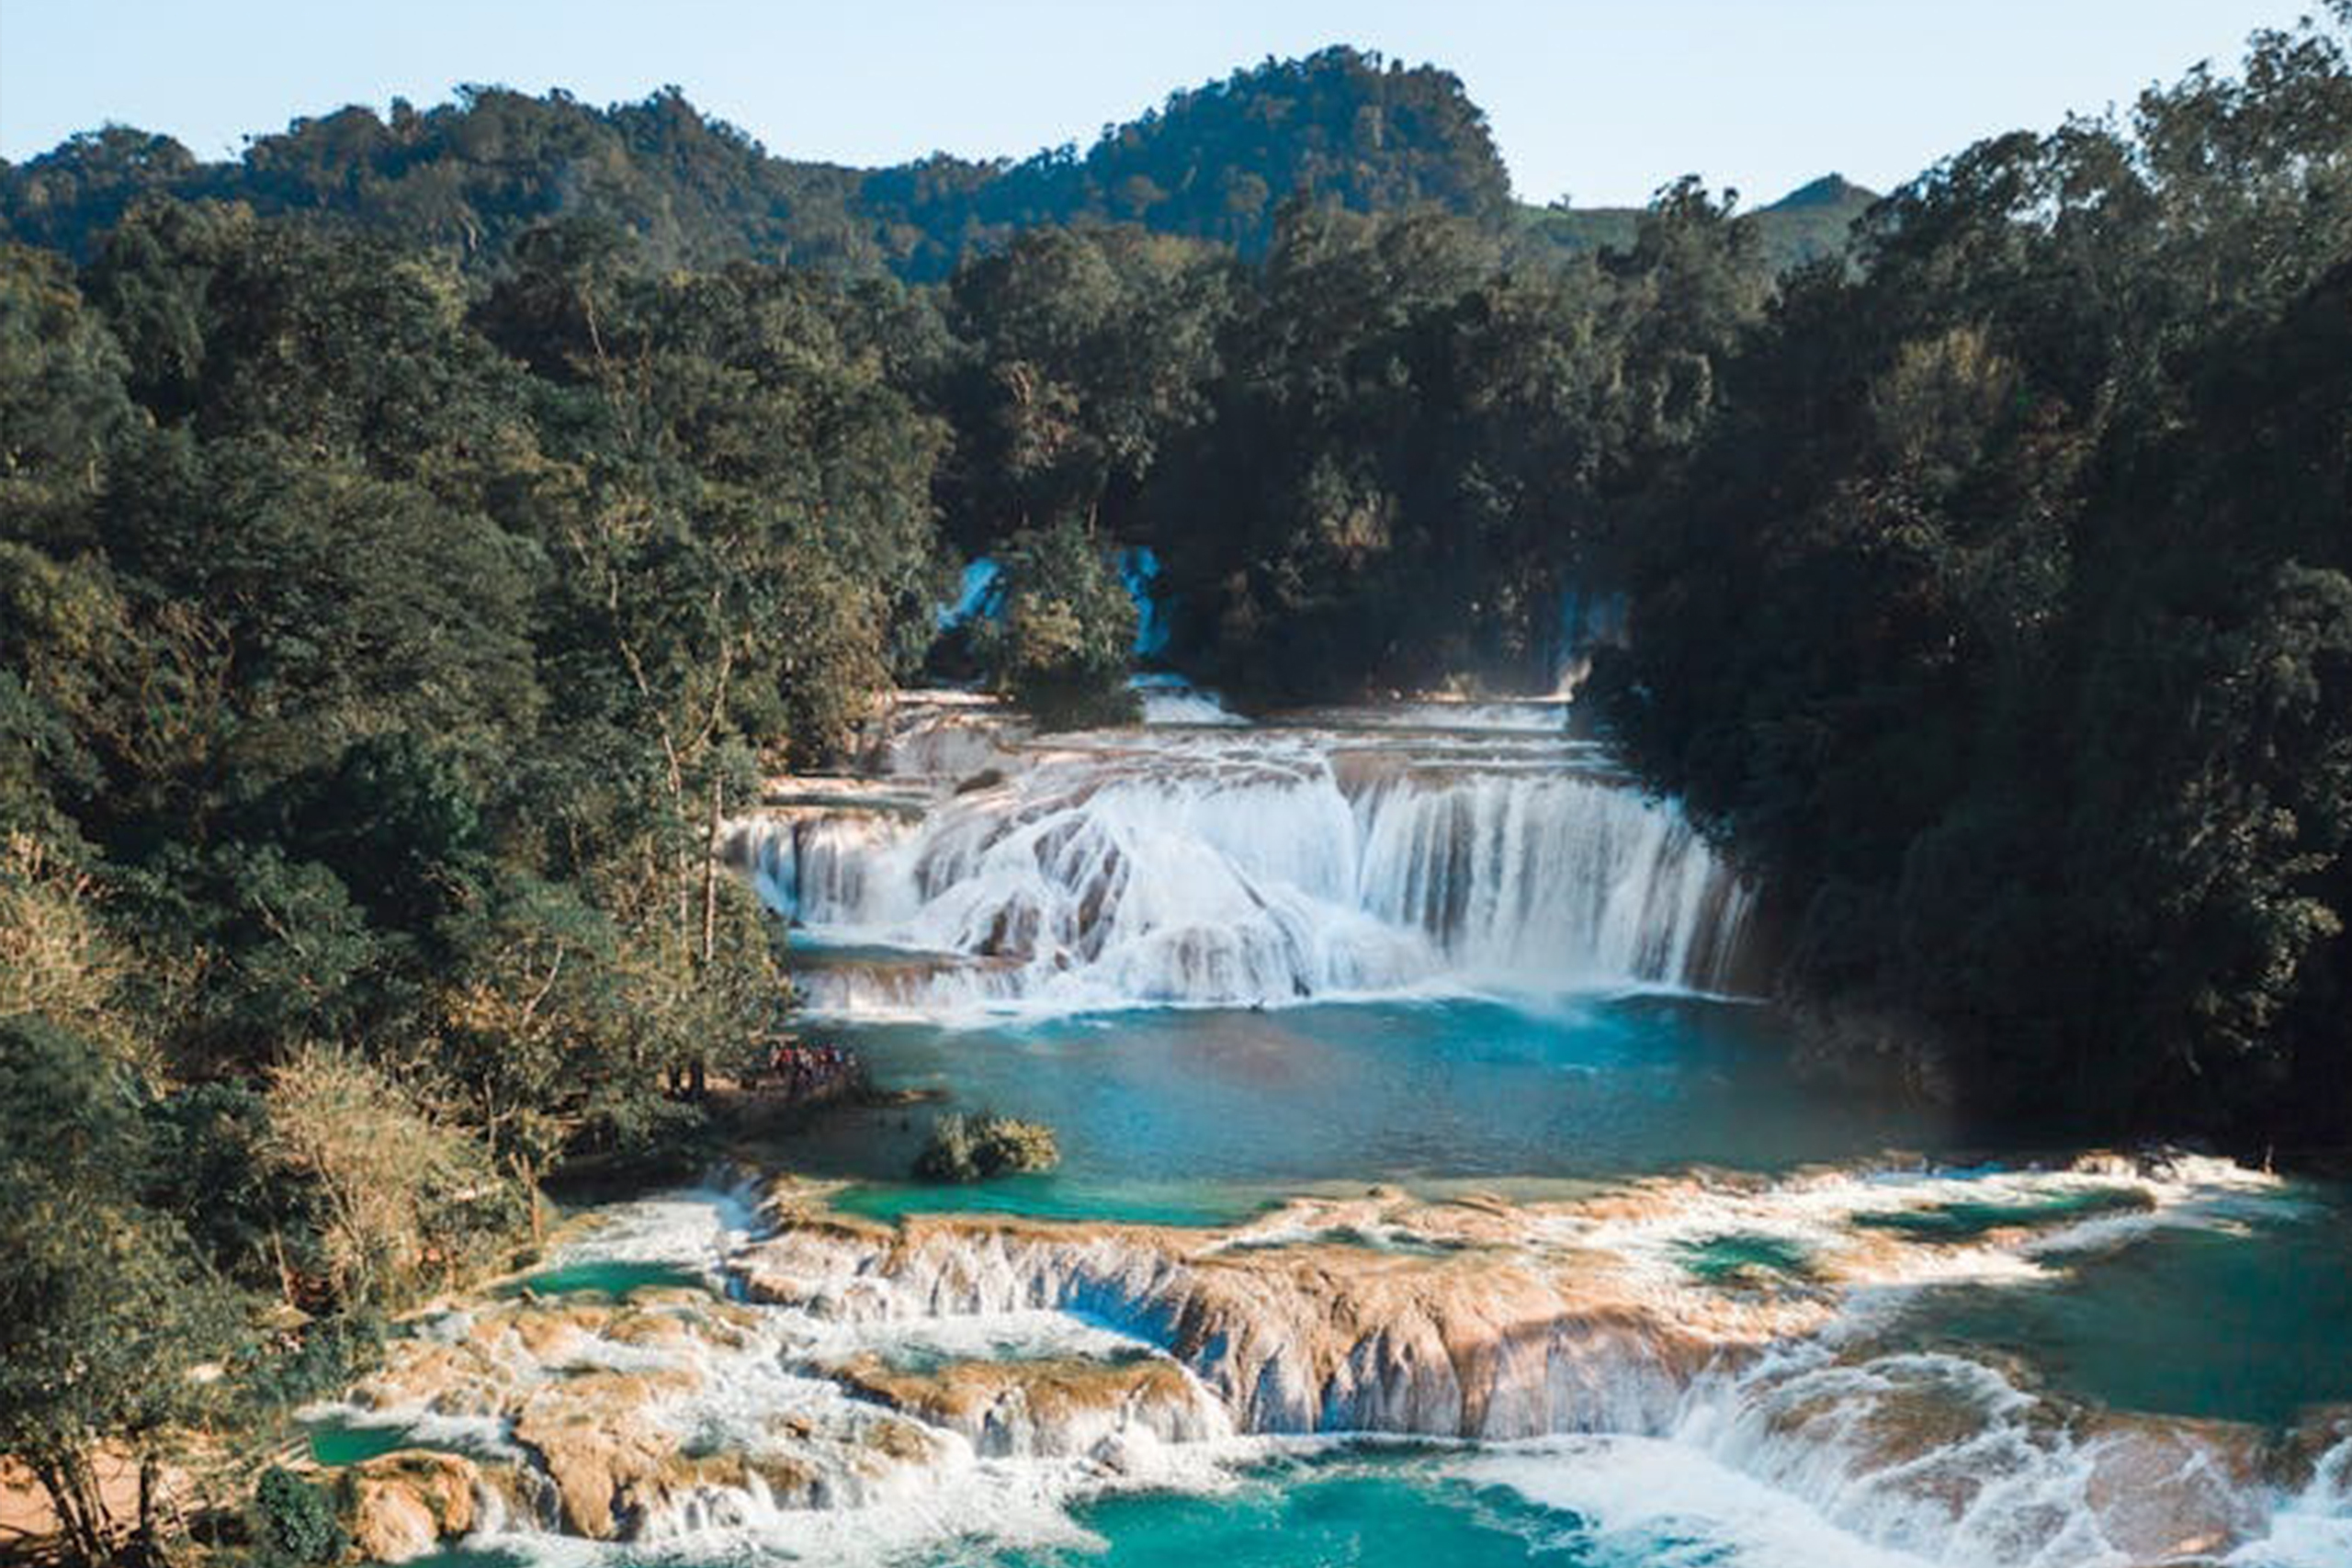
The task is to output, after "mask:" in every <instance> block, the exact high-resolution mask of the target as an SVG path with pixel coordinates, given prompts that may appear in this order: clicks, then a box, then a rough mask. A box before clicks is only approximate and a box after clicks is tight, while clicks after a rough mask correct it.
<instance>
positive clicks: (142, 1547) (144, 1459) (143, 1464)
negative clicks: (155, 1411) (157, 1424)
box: [138, 1449, 164, 1568]
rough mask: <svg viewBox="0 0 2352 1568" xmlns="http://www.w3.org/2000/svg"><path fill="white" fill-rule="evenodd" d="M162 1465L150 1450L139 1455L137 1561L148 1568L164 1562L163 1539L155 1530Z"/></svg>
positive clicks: (159, 1500)
mask: <svg viewBox="0 0 2352 1568" xmlns="http://www.w3.org/2000/svg"><path fill="white" fill-rule="evenodd" d="M162 1481H163V1465H162V1463H161V1461H158V1460H157V1459H156V1458H155V1454H154V1450H152V1449H147V1450H141V1452H140V1455H139V1536H138V1540H139V1560H140V1562H142V1563H144V1564H147V1565H148V1568H153V1565H154V1564H156V1563H160V1562H163V1561H164V1548H163V1539H162V1537H161V1536H160V1535H159V1534H158V1533H157V1531H156V1529H155V1515H156V1505H157V1504H158V1503H159V1502H161V1501H162V1498H161V1496H160V1493H161V1490H162Z"/></svg>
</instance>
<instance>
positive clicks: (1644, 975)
mask: <svg viewBox="0 0 2352 1568" xmlns="http://www.w3.org/2000/svg"><path fill="white" fill-rule="evenodd" d="M1152 694H1153V696H1154V699H1155V702H1156V704H1157V705H1158V707H1159V711H1160V712H1161V713H1162V714H1163V716H1174V717H1175V719H1176V722H1174V723H1169V724H1161V725H1154V726H1152V727H1150V728H1146V729H1143V730H1136V731H1127V732H1109V733H1105V734H1101V735H1090V736H1080V737H1070V738H1062V739H1057V740H1055V741H1053V742H1051V743H1047V742H1044V741H1037V740H1033V739H1027V738H1026V737H1023V736H1022V735H1020V733H1019V732H1018V731H1017V730H1011V729H1007V728H998V727H996V723H995V721H992V719H991V718H990V716H988V714H987V712H986V710H985V709H976V708H975V707H974V706H973V705H970V704H969V702H968V700H967V701H965V702H962V703H953V702H951V703H946V704H942V705H938V706H936V707H933V708H930V709H927V710H925V709H918V710H917V716H916V717H915V718H914V719H912V720H911V721H910V722H902V723H901V724H900V725H899V726H897V727H896V728H892V729H890V730H889V731H888V732H887V733H886V734H885V735H884V736H883V737H882V738H880V739H878V740H877V742H876V748H875V751H876V761H877V762H879V763H880V764H881V765H882V766H883V767H884V768H885V769H887V770H889V771H890V773H892V775H893V778H894V782H897V781H908V782H913V781H918V780H920V781H924V782H927V783H929V784H931V785H932V787H933V790H934V794H933V795H932V796H931V798H930V800H929V801H928V803H927V804H926V805H925V806H924V807H923V808H922V809H919V810H910V809H908V808H907V807H906V806H905V804H904V802H903V801H888V802H883V803H879V804H877V803H876V802H875V801H873V800H871V799H865V800H860V799H856V798H842V799H836V800H832V801H829V802H820V803H816V804H808V803H802V804H797V805H787V806H778V807H771V808H770V809H768V810H766V811H764V812H763V813H761V814H760V815H758V816H756V817H752V818H746V819H743V820H741V821H740V822H738V823H737V824H736V825H735V827H734V833H733V845H732V847H733V853H734V855H735V857H736V859H737V860H738V862H739V863H741V864H742V865H743V866H744V867H745V868H746V869H747V870H748V871H749V872H750V873H751V874H752V875H753V876H754V877H755V879H756V880H757V882H758V885H759V886H760V887H761V888H762V890H763V892H764V893H765V895H766V896H767V897H769V899H770V900H771V901H772V902H773V903H774V905H775V907H776V908H777V909H778V910H779V911H781V912H782V913H784V914H786V916H788V917H789V918H790V919H793V920H794V921H795V922H796V923H797V924H798V925H799V926H801V927H802V928H804V929H805V930H806V931H809V933H810V934H811V935H812V936H814V937H816V938H818V939H820V941H824V942H836V943H852V944H860V945H869V944H870V945H878V946H887V947H892V948H897V949H901V950H904V951H906V952H908V953H920V954H926V955H929V958H930V960H931V962H929V963H924V964H915V963H899V964H890V965H888V966H876V967H872V968H863V969H861V968H858V967H855V966H845V967H842V968H839V969H832V970H829V971H828V972H826V973H824V974H821V975H818V976H812V977H811V979H810V983H809V991H810V994H811V999H812V1001H813V1002H814V1003H815V1004H816V1005H817V1006H819V1007H820V1008H822V1009H826V1010H836V1011H842V1012H849V1013H873V1012H888V1011H919V1012H921V1013H922V1014H924V1015H926V1016H938V1015H941V1014H952V1013H955V1012H957V1011H959V1010H972V1009H985V1008H989V1007H1010V1008H1027V1009H1035V1010H1085V1009H1092V1008H1115V1007H1122V1006H1132V1005H1136V1004H1151V1005H1170V1004H1173V1005H1233V1004H1239V1005H1245V1006H1278V1005H1285V1004H1291V1003H1295V1002H1300V1001H1306V1000H1314V999H1322V998H1332V997H1345V996H1364V995H1377V994H1394V993H1397V992H1404V991H1409V990H1413V989H1415V988H1448V987H1451V988H1456V989H1465V988H1484V989H1494V990H1502V991H1512V990H1527V989H1551V990H1558V989H1563V988H1593V989H1610V988H1619V989H1622V988H1626V987H1666V988H1688V989H1695V990H1716V989H1722V988H1724V987H1726V986H1727V985H1728V984H1729V983H1730V981H1731V979H1732V977H1733V976H1734V973H1735V965H1736V958H1737V950H1738V942H1739V935H1740V931H1741V926H1742V923H1743V919H1744V917H1745V915H1746V911H1747V894H1746V892H1745V890H1744V889H1743V888H1742V887H1741V886H1740V885H1739V883H1738V881H1737V880H1736V877H1734V876H1733V875H1732V874H1731V873H1730V872H1729V870H1728V869H1727V868H1726V867H1725V866H1724V863H1722V862H1721V861H1720V860H1719V859H1718V858H1717V857H1716V855H1715V854H1714V853H1713V852H1712V850H1711V849H1710V848H1709V847H1708V845H1707V844H1706V842H1705V841H1704V840H1702V838H1701V837H1700V836H1699V835H1698V833H1697V832H1696V831H1695V830H1694V829H1692V828H1691V825H1690V824H1689V823H1688V822H1687V821H1686V820H1685V819H1684V818H1683V817H1682V815H1681V813H1680V811H1679V809H1678V808H1677V807H1675V806H1674V805H1673V803H1671V802H1669V801H1665V800H1660V799H1658V798H1657V797H1654V796H1652V795H1647V794H1645V793H1644V792H1643V791H1641V790H1640V789H1638V788H1637V787H1635V786H1634V784H1631V783H1630V782H1629V781H1628V780H1626V779H1625V778H1624V777H1623V775H1622V774H1620V773H1618V772H1617V771H1616V770H1615V769H1614V768H1612V767H1611V764H1610V761H1609V759H1608V757H1607V756H1606V754H1605V752H1603V751H1601V750H1600V749H1599V748H1597V747H1595V746H1593V745H1591V744H1590V743H1588V742H1582V741H1578V740H1574V739H1570V737H1569V736H1568V734H1567V732H1566V708H1565V707H1564V706H1563V705H1559V704H1556V703H1522V704H1487V705H1467V704H1421V705H1408V706H1404V707H1402V708H1398V709H1386V710H1365V711H1363V712H1353V711H1346V712H1340V713H1335V714H1327V715H1317V716H1306V717H1305V718H1304V719H1303V720H1302V721H1301V722H1299V723H1296V724H1293V725H1286V726H1283V727H1282V728H1233V727H1231V725H1230V724H1229V722H1221V721H1228V720H1229V716H1226V715H1225V714H1224V713H1223V710H1222V709H1221V708H1218V707H1216V705H1214V703H1213V702H1211V701H1209V700H1208V699H1204V698H1202V697H1199V696H1197V695H1194V694H1183V693H1178V692H1174V691H1170V690H1169V689H1167V688H1165V687H1155V688H1153V692H1152ZM966 769H968V770H969V771H968V772H965V771H964V770H966ZM959 773H960V775H961V776H960V777H959V776H956V775H957V774H959ZM959 785H960V786H961V787H958V786H959Z"/></svg>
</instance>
